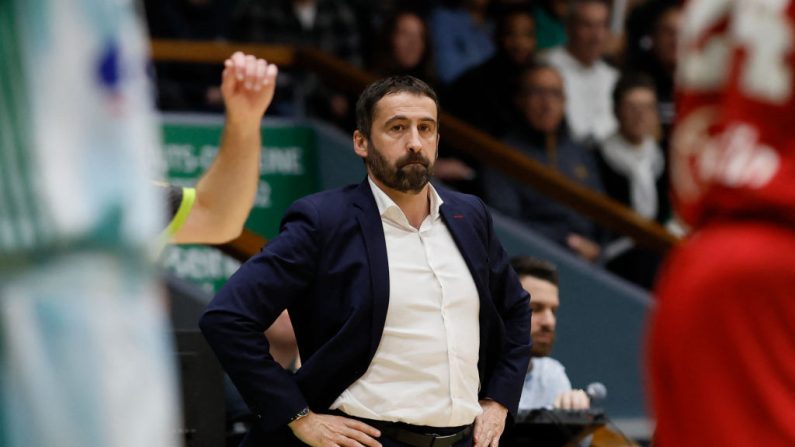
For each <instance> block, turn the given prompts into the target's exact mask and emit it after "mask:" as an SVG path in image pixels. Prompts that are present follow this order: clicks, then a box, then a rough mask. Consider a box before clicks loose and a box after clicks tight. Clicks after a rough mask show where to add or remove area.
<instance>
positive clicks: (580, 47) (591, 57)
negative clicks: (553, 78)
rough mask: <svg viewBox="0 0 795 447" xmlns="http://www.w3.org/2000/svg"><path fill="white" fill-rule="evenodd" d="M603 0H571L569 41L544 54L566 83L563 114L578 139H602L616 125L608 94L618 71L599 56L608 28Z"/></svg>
mask: <svg viewBox="0 0 795 447" xmlns="http://www.w3.org/2000/svg"><path fill="white" fill-rule="evenodd" d="M609 18H610V8H609V6H608V4H607V3H606V2H605V0H574V2H573V3H572V4H571V6H570V10H569V15H568V16H567V19H566V32H567V33H568V42H567V43H566V45H565V46H561V47H557V48H554V49H552V50H550V51H549V52H548V53H546V54H545V57H546V59H547V61H549V63H551V64H552V65H554V66H555V67H557V68H558V70H560V73H561V74H562V75H563V78H564V80H565V84H566V94H567V99H568V101H567V102H566V118H567V120H568V122H569V126H571V131H572V135H573V137H574V138H575V139H576V140H577V141H582V142H585V141H589V140H596V141H601V140H602V139H604V138H606V137H608V136H609V135H610V134H612V133H613V131H614V130H615V128H616V121H615V118H614V117H613V114H612V110H613V105H612V100H611V95H612V92H613V87H615V84H616V81H617V80H618V72H617V71H616V70H615V69H614V68H612V67H610V66H609V65H607V63H605V62H604V61H603V60H602V56H604V53H605V50H606V47H607V44H608V40H609V37H610V32H609V28H608V21H609Z"/></svg>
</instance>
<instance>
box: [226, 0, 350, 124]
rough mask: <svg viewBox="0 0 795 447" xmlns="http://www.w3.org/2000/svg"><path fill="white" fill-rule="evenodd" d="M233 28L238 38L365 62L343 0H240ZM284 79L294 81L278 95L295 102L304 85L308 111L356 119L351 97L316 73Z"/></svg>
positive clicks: (337, 118)
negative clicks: (329, 85) (324, 82)
mask: <svg viewBox="0 0 795 447" xmlns="http://www.w3.org/2000/svg"><path fill="white" fill-rule="evenodd" d="M231 30H232V31H231V33H230V34H231V37H232V38H233V39H235V40H238V41H245V42H261V43H273V44H285V45H295V46H304V47H311V48H317V49H320V50H321V51H324V52H325V53H328V54H330V55H333V56H336V57H338V58H340V59H342V60H344V61H346V62H348V63H350V64H353V65H355V66H361V64H362V52H361V40H360V36H359V32H358V23H357V21H356V16H355V14H354V12H353V10H352V9H351V8H350V6H348V5H347V3H345V2H344V1H342V0H241V2H240V4H239V5H238V7H237V8H236V9H235V12H234V14H233V17H232V27H231ZM283 78H284V77H283ZM285 81H286V82H290V84H291V85H289V88H287V89H286V91H284V92H282V91H280V92H278V94H277V95H278V96H280V97H284V98H285V99H287V100H293V101H295V100H296V99H300V95H299V94H298V93H297V89H303V91H304V94H305V95H306V107H307V111H308V113H310V114H313V115H317V116H320V117H322V118H325V119H328V120H331V121H333V122H335V123H337V124H339V125H342V126H346V125H348V124H350V122H352V121H353V119H352V117H353V110H352V107H351V105H352V103H351V101H350V99H349V98H348V97H347V96H345V95H343V94H340V93H338V92H336V91H334V90H333V89H331V88H329V87H327V86H324V85H322V84H321V83H320V81H319V79H318V78H317V77H316V76H313V75H308V76H306V77H305V79H304V77H303V76H301V75H298V76H297V77H296V78H295V79H293V78H286V79H285ZM299 83H300V84H301V86H300V87H298V86H297V85H298V84H299ZM281 106H282V107H281V108H282V109H284V108H285V106H286V105H285V104H284V103H282V104H281ZM288 112H293V113H296V112H297V111H296V110H290V111H288Z"/></svg>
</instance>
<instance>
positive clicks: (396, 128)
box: [392, 124, 405, 132]
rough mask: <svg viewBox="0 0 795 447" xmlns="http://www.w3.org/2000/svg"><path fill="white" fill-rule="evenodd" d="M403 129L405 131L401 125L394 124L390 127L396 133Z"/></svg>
mask: <svg viewBox="0 0 795 447" xmlns="http://www.w3.org/2000/svg"><path fill="white" fill-rule="evenodd" d="M403 129H405V127H404V126H403V125H402V124H395V125H394V126H392V130H394V131H397V132H400V131H401V130H403Z"/></svg>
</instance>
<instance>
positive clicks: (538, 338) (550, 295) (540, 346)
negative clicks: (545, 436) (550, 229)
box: [511, 256, 591, 418]
mask: <svg viewBox="0 0 795 447" xmlns="http://www.w3.org/2000/svg"><path fill="white" fill-rule="evenodd" d="M511 266H512V267H513V269H514V270H515V271H516V274H517V275H518V276H519V281H520V282H521V283H522V287H523V288H524V289H525V290H526V291H527V292H528V293H529V294H530V309H531V310H532V311H533V315H532V319H531V321H530V338H531V340H532V342H533V346H532V351H531V354H532V358H531V359H530V365H529V366H528V369H527V375H526V376H525V379H524V386H523V388H522V397H521V399H520V400H519V417H520V418H521V417H522V416H523V415H526V414H527V413H528V412H529V411H530V410H532V409H534V408H547V407H554V408H561V409H564V410H583V409H587V408H589V407H590V405H591V403H590V400H589V398H588V395H587V394H585V392H584V391H583V390H579V389H574V390H573V389H572V388H571V382H570V381H569V377H568V376H567V375H566V369H565V368H564V367H563V365H561V363H560V362H559V361H557V360H555V359H553V358H552V357H550V356H549V355H550V354H551V353H552V347H553V345H554V344H555V326H556V325H557V313H558V307H559V306H560V298H559V294H558V271H557V269H556V268H555V266H554V265H552V264H551V263H549V262H546V261H542V260H540V259H536V258H532V257H530V256H518V257H515V258H513V259H511Z"/></svg>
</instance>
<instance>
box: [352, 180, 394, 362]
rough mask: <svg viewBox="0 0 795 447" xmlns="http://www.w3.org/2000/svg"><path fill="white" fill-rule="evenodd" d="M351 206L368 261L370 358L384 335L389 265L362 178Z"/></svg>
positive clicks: (378, 221) (373, 206) (380, 226)
mask: <svg viewBox="0 0 795 447" xmlns="http://www.w3.org/2000/svg"><path fill="white" fill-rule="evenodd" d="M355 192H356V194H355V197H354V202H353V203H354V206H356V208H358V213H357V214H356V220H357V221H358V222H359V226H360V227H361V229H362V235H363V236H364V245H365V249H366V250H367V260H368V265H369V267H370V289H371V292H372V296H373V325H372V333H371V335H370V357H371V358H372V356H373V355H374V354H375V350H376V349H377V348H378V344H379V343H380V342H381V335H382V334H383V333H384V322H385V321H386V311H387V308H388V307H389V264H388V259H387V254H386V240H385V239H384V227H383V224H382V223H381V216H380V215H379V214H378V207H377V205H376V204H375V198H373V192H372V191H371V190H370V184H369V182H368V181H367V179H366V178H365V180H364V182H362V183H361V184H360V185H359V186H358V187H357V188H356V190H355Z"/></svg>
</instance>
